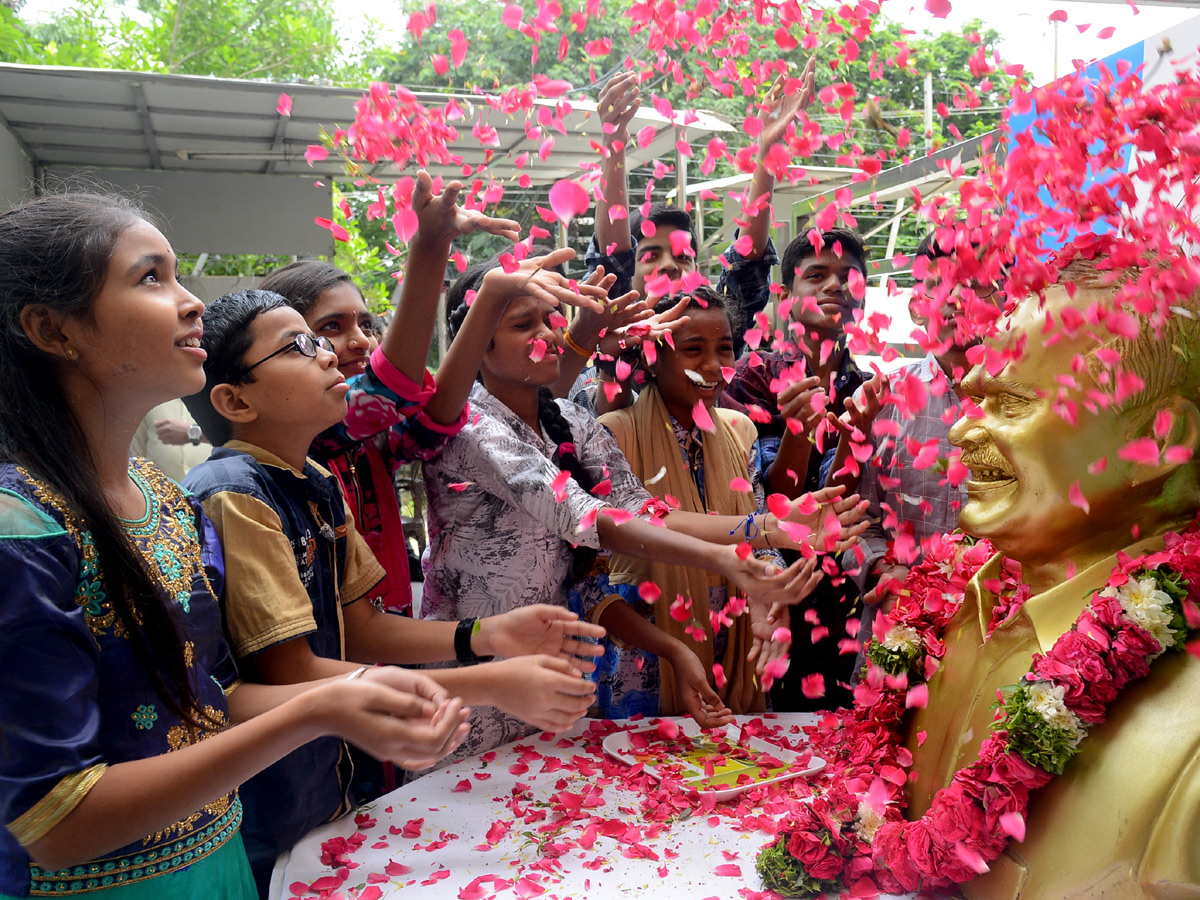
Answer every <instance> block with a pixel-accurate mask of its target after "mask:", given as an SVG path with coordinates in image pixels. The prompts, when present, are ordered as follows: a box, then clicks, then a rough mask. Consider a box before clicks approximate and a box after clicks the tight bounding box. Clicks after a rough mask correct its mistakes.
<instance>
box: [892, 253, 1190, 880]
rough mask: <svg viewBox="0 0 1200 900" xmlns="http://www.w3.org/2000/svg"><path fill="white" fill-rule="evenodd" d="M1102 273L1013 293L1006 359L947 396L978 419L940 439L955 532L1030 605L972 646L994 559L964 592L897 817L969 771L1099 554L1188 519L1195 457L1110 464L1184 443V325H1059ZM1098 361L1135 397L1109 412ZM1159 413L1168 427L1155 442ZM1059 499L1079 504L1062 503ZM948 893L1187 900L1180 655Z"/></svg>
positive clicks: (1184, 675) (1133, 546)
mask: <svg viewBox="0 0 1200 900" xmlns="http://www.w3.org/2000/svg"><path fill="white" fill-rule="evenodd" d="M1106 274H1108V273H1103V272H1100V271H1097V270H1096V268H1095V267H1094V266H1093V265H1092V264H1090V263H1085V262H1078V261H1077V262H1076V263H1073V264H1072V265H1071V266H1070V267H1068V269H1067V270H1066V271H1065V272H1064V275H1063V278H1062V280H1061V283H1060V284H1058V285H1055V286H1052V287H1050V288H1049V289H1047V291H1046V293H1045V301H1044V303H1041V302H1039V301H1038V299H1037V298H1032V299H1031V300H1029V301H1026V302H1025V303H1023V304H1021V305H1020V306H1018V308H1017V309H1016V310H1015V311H1014V313H1013V314H1012V315H1011V316H1010V317H1009V318H1008V319H1007V320H1005V321H1004V322H1003V323H1002V329H1001V336H1000V338H999V339H998V343H999V347H1000V349H1002V350H1007V351H1009V353H1010V356H1011V357H1013V358H1009V361H1008V362H1007V363H1005V364H1004V366H1003V368H1000V369H999V371H997V370H996V367H995V366H991V367H989V366H987V365H981V366H977V367H976V368H975V370H973V371H972V372H971V374H970V375H969V376H968V377H967V379H966V380H965V381H964V383H963V388H964V391H965V392H966V394H967V395H968V396H969V397H970V398H971V399H973V400H974V401H975V403H977V404H978V405H979V411H978V413H975V414H969V415H967V416H964V418H962V419H960V420H959V421H958V423H957V424H956V425H955V426H954V428H953V429H952V430H951V432H950V440H951V441H952V442H953V443H954V444H955V445H956V446H958V447H960V448H962V460H963V463H964V464H965V465H966V466H967V468H968V469H969V470H970V472H971V475H970V480H969V481H968V482H967V503H966V505H965V506H964V508H963V511H962V514H961V518H960V525H961V526H962V528H963V530H965V531H966V532H968V533H969V534H972V535H975V536H977V537H983V538H987V539H989V540H990V541H992V543H993V544H994V545H995V546H996V548H997V549H998V550H999V551H1000V552H1001V553H1002V554H1003V555H1005V556H1007V557H1009V558H1010V559H1014V560H1017V561H1019V562H1020V563H1021V566H1022V572H1023V579H1024V581H1025V583H1026V584H1028V585H1029V586H1030V587H1031V589H1032V597H1031V598H1030V599H1029V600H1028V602H1027V603H1026V604H1025V606H1024V607H1023V608H1022V610H1021V611H1020V612H1019V613H1018V614H1017V615H1016V616H1015V617H1013V618H1012V619H1010V620H1009V621H1008V622H1006V623H1005V624H1003V625H1001V626H1000V627H999V628H997V629H996V631H995V632H994V634H993V635H992V637H991V638H990V639H989V640H987V641H985V640H984V635H985V634H986V633H987V630H986V629H987V623H988V621H989V616H990V614H991V610H992V605H993V604H994V602H995V597H994V596H992V595H991V594H990V593H989V592H988V591H987V589H986V588H985V584H987V583H989V581H991V582H992V583H995V582H994V579H995V578H996V575H997V572H998V560H997V559H993V560H992V561H991V562H989V564H988V565H987V566H986V567H985V568H984V569H983V570H982V571H981V572H980V573H979V575H978V576H977V577H976V578H975V579H974V581H973V582H972V583H971V585H970V588H969V589H968V591H967V596H966V599H965V602H964V603H963V607H962V609H961V610H959V612H958V614H957V615H956V616H955V618H954V619H953V620H952V621H951V623H950V625H949V626H948V628H947V631H946V635H945V637H946V644H947V652H946V655H945V657H944V659H943V665H942V667H941V669H940V670H939V671H938V672H937V673H936V674H934V675H933V677H932V678H931V679H930V681H929V703H928V706H927V707H926V708H925V709H923V710H918V711H917V714H916V715H915V716H914V717H913V719H912V721H911V722H910V724H909V728H908V733H907V735H908V741H907V743H908V747H909V749H911V750H912V752H913V756H914V764H913V769H912V777H913V778H914V779H915V780H914V781H912V782H911V783H910V785H909V794H910V812H909V815H910V817H913V816H918V815H921V814H923V813H924V812H925V811H926V810H927V809H928V808H929V805H930V802H931V800H932V797H933V794H934V793H935V792H936V791H937V790H938V789H939V788H942V787H945V786H946V785H947V784H949V782H950V780H951V778H952V777H953V775H954V773H955V772H956V771H957V770H958V769H959V768H961V767H963V766H966V765H969V764H970V763H971V762H973V761H974V759H975V757H976V755H977V753H978V751H979V747H980V744H981V743H982V742H983V740H984V739H985V738H986V737H987V736H988V734H989V733H990V731H989V724H990V722H991V721H992V717H993V712H994V710H993V704H994V703H995V701H996V692H997V689H998V688H1000V687H1002V686H1004V685H1009V684H1013V683H1015V682H1017V681H1018V680H1019V679H1020V678H1021V676H1022V675H1023V674H1024V673H1025V672H1027V671H1028V670H1029V666H1030V661H1031V657H1032V654H1033V653H1035V652H1040V651H1046V650H1048V649H1049V648H1050V647H1051V646H1052V645H1053V644H1054V642H1055V640H1057V638H1058V637H1059V636H1060V635H1062V634H1063V633H1064V632H1066V631H1067V630H1068V629H1069V628H1070V627H1071V625H1072V624H1073V623H1074V622H1075V619H1076V618H1077V617H1078V615H1079V614H1080V612H1082V610H1083V608H1084V606H1085V604H1086V603H1087V601H1088V599H1089V594H1090V592H1091V591H1092V590H1094V589H1096V588H1100V587H1102V586H1103V585H1104V582H1105V581H1106V580H1107V578H1108V576H1109V574H1110V573H1111V571H1112V569H1113V567H1114V565H1115V562H1116V555H1117V553H1118V552H1120V551H1126V552H1129V553H1134V554H1137V553H1144V552H1149V551H1151V550H1156V549H1159V548H1161V546H1162V535H1163V534H1165V533H1166V532H1168V531H1182V530H1183V529H1185V528H1186V527H1187V526H1188V525H1189V524H1190V523H1191V521H1192V520H1193V518H1194V517H1195V515H1196V513H1197V510H1198V509H1200V479H1198V472H1200V462H1197V461H1196V460H1195V459H1193V460H1192V461H1189V462H1184V463H1179V462H1171V463H1168V462H1160V463H1159V464H1157V465H1148V464H1144V463H1140V462H1133V461H1130V460H1126V459H1122V458H1121V456H1120V454H1119V452H1118V451H1119V450H1120V449H1121V448H1122V447H1123V446H1125V445H1126V444H1128V443H1129V442H1130V441H1132V440H1134V439H1136V438H1152V439H1154V440H1155V441H1156V443H1158V444H1159V446H1160V448H1166V447H1168V446H1174V445H1182V446H1184V447H1188V448H1190V449H1192V450H1197V449H1198V447H1200V410H1197V402H1198V399H1200V319H1196V318H1191V317H1188V316H1187V315H1175V316H1173V317H1172V318H1171V320H1170V321H1169V322H1168V323H1167V324H1166V325H1165V327H1164V328H1163V329H1160V330H1159V331H1158V332H1157V333H1156V332H1155V330H1154V329H1153V328H1152V327H1150V325H1149V323H1148V322H1145V321H1143V322H1142V328H1141V331H1140V334H1139V336H1138V337H1137V338H1136V339H1132V340H1131V339H1127V338H1122V337H1118V336H1116V335H1114V334H1112V333H1110V332H1108V331H1107V330H1106V329H1105V328H1104V327H1103V326H1099V325H1087V324H1083V323H1082V322H1081V318H1082V317H1080V316H1078V315H1076V314H1075V313H1086V312H1087V311H1088V310H1089V309H1091V308H1093V307H1094V305H1095V304H1096V303H1098V302H1099V303H1101V304H1111V302H1112V298H1113V296H1114V294H1115V292H1116V289H1115V288H1114V287H1113V286H1111V284H1109V283H1106V281H1107V280H1106V278H1105V275H1106ZM1068 285H1070V286H1071V287H1070V290H1068ZM1068 311H1069V312H1068ZM1064 312H1068V314H1067V315H1066V316H1065V317H1064ZM1093 320H1094V317H1093ZM1101 348H1111V349H1112V350H1115V351H1116V352H1117V353H1118V354H1119V356H1120V360H1121V365H1122V366H1123V367H1124V369H1125V371H1126V372H1130V373H1133V374H1135V375H1137V376H1138V377H1139V378H1140V379H1141V380H1142V382H1143V383H1144V387H1143V388H1142V389H1141V390H1138V391H1136V392H1134V393H1132V394H1131V395H1129V396H1123V397H1119V399H1118V395H1117V392H1116V388H1115V378H1114V377H1113V373H1112V372H1111V371H1109V369H1108V367H1107V366H1105V365H1104V363H1103V362H1102V359H1108V360H1110V361H1111V359H1112V358H1113V357H1112V355H1111V354H1108V353H1102V354H1100V355H1097V351H1098V350H1101ZM989 369H990V371H989ZM1161 410H1167V411H1169V412H1170V414H1171V420H1170V422H1171V423H1170V427H1169V429H1168V431H1167V433H1166V434H1165V436H1164V435H1163V434H1162V431H1163V429H1162V422H1163V419H1162V417H1160V416H1159V413H1160V411H1161ZM1069 419H1074V420H1075V421H1074V422H1072V421H1068V420H1069ZM1156 419H1157V420H1158V422H1159V428H1158V430H1157V434H1156V428H1155V423H1156ZM1160 458H1161V453H1160ZM1172 458H1175V457H1174V456H1173V457H1172ZM1073 488H1074V489H1076V490H1078V491H1080V492H1081V493H1082V497H1083V498H1084V500H1085V501H1086V502H1085V503H1084V502H1080V498H1079V496H1078V495H1076V496H1075V502H1072V491H1073ZM1085 506H1086V509H1085V508H1083V507H1085ZM964 894H965V895H966V896H967V897H968V898H970V900H978V898H986V900H1008V898H1018V897H1019V898H1021V900H1063V898H1085V897H1086V898H1101V897H1103V898H1113V900H1126V898H1139V897H1170V898H1179V897H1200V659H1197V658H1196V657H1194V656H1192V655H1191V654H1188V653H1181V654H1169V655H1167V656H1164V657H1163V658H1162V659H1161V660H1159V661H1158V662H1157V663H1155V666H1154V669H1153V670H1152V673H1151V675H1150V677H1149V678H1147V679H1145V680H1144V681H1142V682H1139V683H1137V684H1136V685H1134V686H1132V687H1131V688H1129V689H1127V690H1126V691H1125V692H1124V694H1123V695H1122V696H1120V697H1119V698H1118V699H1117V701H1116V702H1115V703H1114V705H1113V706H1112V707H1111V709H1110V711H1109V719H1108V722H1106V723H1105V724H1104V725H1101V726H1097V727H1095V728H1094V729H1092V730H1091V732H1090V735H1089V737H1088V738H1087V739H1086V740H1085V741H1084V743H1083V745H1082V749H1081V751H1080V753H1079V754H1078V755H1077V756H1076V757H1075V758H1074V759H1073V760H1072V761H1071V762H1070V763H1069V764H1068V766H1067V769H1066V772H1065V773H1064V774H1063V775H1061V776H1059V777H1058V778H1056V779H1055V780H1054V781H1052V782H1051V783H1050V785H1049V786H1048V787H1046V788H1045V789H1043V790H1042V791H1040V792H1038V793H1037V794H1035V795H1034V797H1033V799H1032V801H1031V803H1030V807H1029V814H1028V822H1027V833H1026V837H1025V840H1024V841H1023V842H1021V843H1017V842H1013V843H1012V844H1011V845H1010V847H1009V849H1008V851H1007V852H1006V853H1005V854H1004V855H1003V856H1001V857H1000V858H999V859H998V860H996V861H995V862H994V863H993V864H992V867H991V871H990V872H988V873H985V874H984V875H981V876H980V877H979V878H977V879H976V880H974V881H972V882H970V883H969V884H967V885H966V886H965V887H964Z"/></svg>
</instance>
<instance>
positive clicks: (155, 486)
mask: <svg viewBox="0 0 1200 900" xmlns="http://www.w3.org/2000/svg"><path fill="white" fill-rule="evenodd" d="M17 472H18V473H19V474H20V475H21V477H23V478H24V479H25V480H26V481H27V482H28V483H29V485H30V487H31V488H32V489H33V495H34V498H35V499H36V500H38V501H39V502H41V503H43V504H45V505H46V506H49V507H50V508H51V509H54V510H56V511H57V512H58V513H59V515H61V516H62V518H63V524H64V525H65V527H66V529H67V531H68V533H69V534H70V535H71V538H72V539H73V540H74V541H75V544H76V546H78V547H79V553H80V563H79V565H80V568H79V584H78V586H77V588H76V591H75V603H76V605H78V606H80V607H82V608H83V611H84V620H85V621H86V623H87V626H88V629H89V630H90V631H91V632H92V634H93V635H95V636H96V637H100V636H102V635H103V634H105V633H109V632H111V633H112V634H113V635H115V636H116V637H122V638H123V637H128V632H127V631H126V629H125V626H124V624H123V623H122V622H121V621H120V620H119V619H118V618H117V614H116V613H115V612H114V611H113V608H112V604H111V603H109V601H108V597H107V596H106V594H105V591H104V581H103V579H102V578H101V576H100V568H99V560H98V558H97V555H96V547H95V544H93V542H92V536H91V533H90V532H88V531H87V529H85V528H84V527H83V523H82V521H81V519H80V517H79V514H78V513H77V512H75V510H73V509H71V508H70V507H69V506H68V505H67V502H66V500H65V499H63V497H62V496H61V495H60V494H59V493H58V492H57V491H55V490H54V489H53V488H52V487H51V486H50V485H48V484H46V483H45V482H43V481H41V480H40V479H38V478H35V477H34V476H33V475H32V474H31V473H30V472H29V471H28V470H27V469H24V468H21V467H18V468H17ZM129 475H130V477H131V478H133V480H134V482H135V483H136V484H137V485H138V487H140V488H141V489H142V493H143V494H144V495H145V498H146V516H145V518H144V519H142V520H141V521H140V522H126V523H125V531H126V533H127V534H128V535H129V537H130V538H131V541H132V543H133V546H134V549H136V550H137V552H138V553H139V554H140V555H141V557H142V559H143V560H144V561H145V562H146V564H147V565H146V568H147V571H148V572H149V573H150V576H151V578H152V579H153V580H154V581H155V582H156V583H157V584H158V586H159V587H160V588H162V590H163V593H164V594H165V595H166V596H167V597H168V598H170V599H171V600H173V601H175V602H176V603H177V604H179V606H180V608H182V610H183V611H184V612H185V613H186V612H188V609H189V606H190V604H191V596H192V583H193V581H194V580H195V579H196V577H197V576H199V578H200V579H201V580H202V581H203V582H204V586H205V588H207V589H208V592H209V594H211V595H212V596H214V597H215V596H216V595H217V594H216V591H214V590H213V586H212V583H211V582H210V581H209V579H208V572H207V571H205V568H204V561H203V559H202V558H201V555H200V540H199V535H198V534H197V533H196V525H195V517H194V516H193V514H192V509H191V505H190V504H189V503H188V499H187V495H186V494H185V493H184V492H183V489H182V488H181V487H179V485H177V484H176V483H175V482H174V481H172V480H171V479H169V478H168V477H167V476H166V475H164V474H163V473H162V472H161V471H159V469H158V468H157V467H156V466H155V465H154V464H153V463H150V462H148V461H147V460H144V459H134V460H130V463H129ZM164 510H165V511H166V512H167V515H164V514H163V513H164ZM132 613H133V618H134V621H136V622H137V623H138V624H139V625H140V624H141V616H140V615H139V613H138V610H137V605H136V604H133V605H132ZM185 661H186V660H185ZM188 665H189V666H190V665H191V663H190V661H188Z"/></svg>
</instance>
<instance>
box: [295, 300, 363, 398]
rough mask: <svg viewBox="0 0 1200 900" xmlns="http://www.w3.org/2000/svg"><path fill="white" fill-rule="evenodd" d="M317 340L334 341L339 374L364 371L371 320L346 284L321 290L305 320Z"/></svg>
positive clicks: (351, 374) (355, 373)
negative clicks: (322, 338) (324, 338)
mask: <svg viewBox="0 0 1200 900" xmlns="http://www.w3.org/2000/svg"><path fill="white" fill-rule="evenodd" d="M304 321H306V322H307V323H308V327H309V328H311V329H312V333H313V334H315V335H316V336H317V337H326V338H329V340H330V341H332V342H333V349H334V352H335V353H337V358H338V371H339V372H341V373H342V374H343V375H344V376H346V377H347V378H353V377H354V376H355V375H361V374H362V373H363V372H365V371H366V370H367V360H368V359H369V358H370V355H371V333H373V329H372V319H371V314H370V312H368V311H367V304H366V303H365V302H364V301H363V297H362V294H360V293H359V292H358V288H356V287H355V286H354V285H353V284H351V283H350V282H348V281H343V282H339V283H338V284H336V285H334V286H333V287H331V288H328V289H327V290H324V291H322V292H321V293H320V295H319V296H318V297H317V299H316V302H315V303H313V305H312V309H310V310H309V311H308V315H306V316H305V317H304Z"/></svg>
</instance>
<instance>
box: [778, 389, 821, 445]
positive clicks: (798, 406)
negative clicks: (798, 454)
mask: <svg viewBox="0 0 1200 900" xmlns="http://www.w3.org/2000/svg"><path fill="white" fill-rule="evenodd" d="M820 385H821V379H820V378H818V377H817V376H816V375H810V376H808V377H807V378H802V379H800V380H799V381H793V382H792V383H791V384H789V385H788V386H787V387H785V388H784V389H783V390H782V391H780V392H779V415H780V416H781V417H782V418H783V421H784V422H787V423H788V429H789V430H790V431H793V432H794V433H795V434H800V435H811V434H814V433H815V432H816V430H817V426H818V425H819V424H820V423H821V420H822V419H823V418H825V410H826V408H827V407H828V406H829V395H828V394H826V393H825V390H824V388H822V387H821V386H820ZM797 429H798V430H797Z"/></svg>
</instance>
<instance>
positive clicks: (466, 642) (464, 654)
mask: <svg viewBox="0 0 1200 900" xmlns="http://www.w3.org/2000/svg"><path fill="white" fill-rule="evenodd" d="M477 621H479V620H478V618H477V617H476V616H471V617H469V618H466V619H459V621H458V625H457V626H456V627H455V629H454V656H455V658H457V659H458V661H459V662H460V663H462V664H463V665H465V666H466V665H473V664H474V663H481V662H489V661H490V660H491V657H490V656H478V655H477V654H476V653H475V651H474V650H472V649H471V635H472V634H473V633H474V631H475V623H476V622H477Z"/></svg>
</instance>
